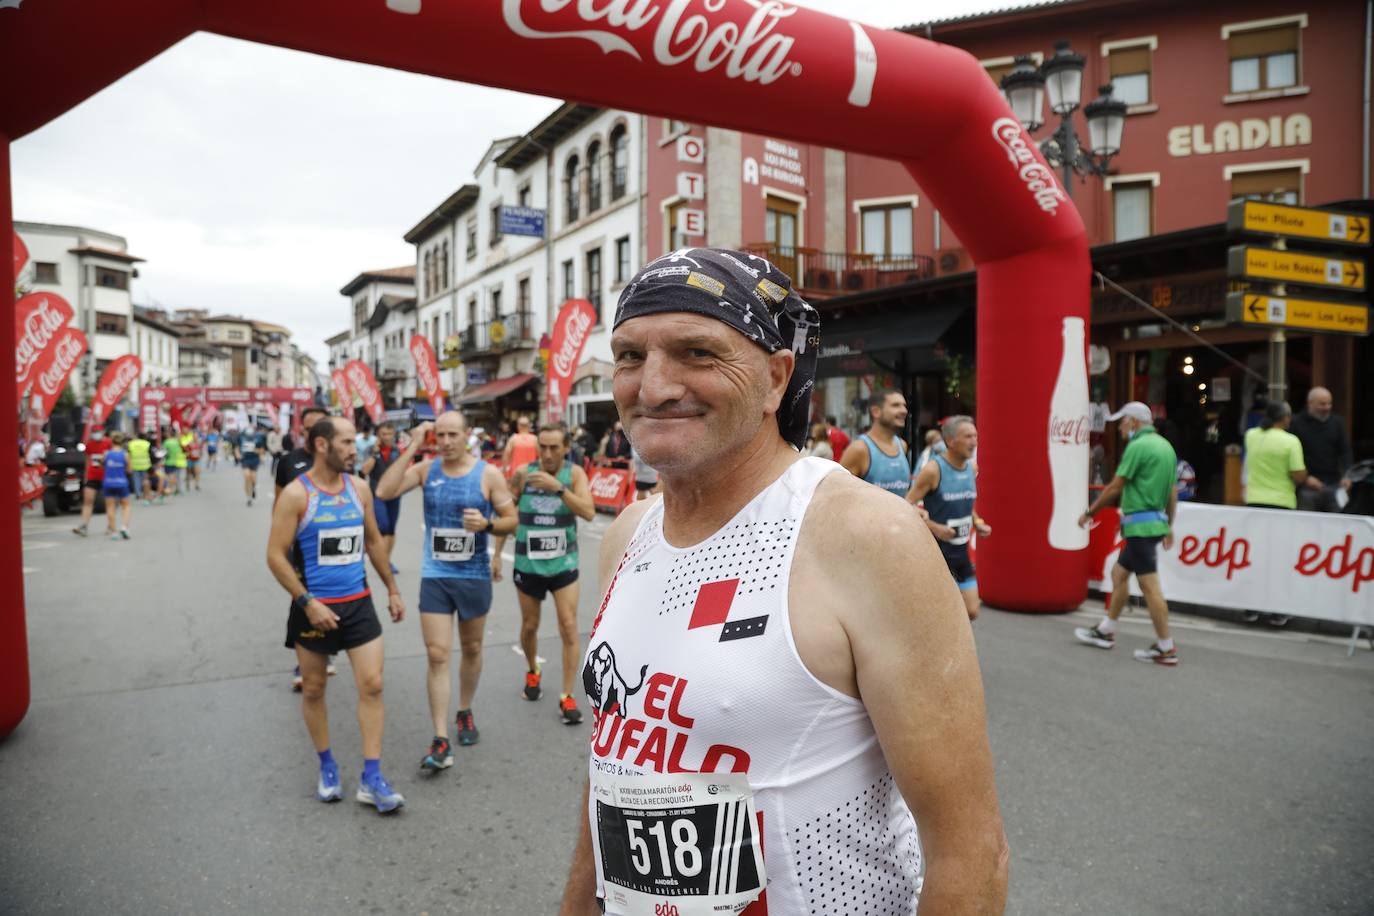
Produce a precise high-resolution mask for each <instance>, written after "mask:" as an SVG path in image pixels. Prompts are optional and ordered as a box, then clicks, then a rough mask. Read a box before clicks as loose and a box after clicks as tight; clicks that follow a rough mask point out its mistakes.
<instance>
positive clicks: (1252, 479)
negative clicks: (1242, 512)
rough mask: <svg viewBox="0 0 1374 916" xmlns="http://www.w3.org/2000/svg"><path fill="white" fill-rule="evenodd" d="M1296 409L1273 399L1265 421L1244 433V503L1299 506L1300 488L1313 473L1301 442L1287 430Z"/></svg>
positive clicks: (1267, 408) (1274, 507)
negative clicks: (1308, 467)
mask: <svg viewBox="0 0 1374 916" xmlns="http://www.w3.org/2000/svg"><path fill="white" fill-rule="evenodd" d="M1292 422H1293V409H1292V408H1291V407H1289V406H1288V405H1287V404H1286V403H1284V402H1283V401H1271V402H1270V403H1269V405H1268V406H1267V407H1265V409H1264V420H1263V422H1261V423H1260V425H1259V426H1256V427H1254V428H1252V429H1248V430H1246V432H1245V467H1246V484H1245V504H1246V505H1247V506H1257V507H1259V508H1263V509H1296V508H1297V507H1298V489H1297V488H1298V487H1300V486H1302V485H1303V484H1304V483H1306V481H1307V478H1308V477H1310V476H1311V475H1310V474H1308V473H1307V464H1306V462H1304V461H1303V456H1302V442H1301V441H1299V440H1298V437H1297V436H1295V435H1293V434H1292V433H1290V432H1289V431H1288V424H1290V423H1292Z"/></svg>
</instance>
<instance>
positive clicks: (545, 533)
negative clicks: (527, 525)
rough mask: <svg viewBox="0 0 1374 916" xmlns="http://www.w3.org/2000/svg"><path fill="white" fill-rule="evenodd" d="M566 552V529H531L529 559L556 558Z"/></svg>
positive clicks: (564, 554)
mask: <svg viewBox="0 0 1374 916" xmlns="http://www.w3.org/2000/svg"><path fill="white" fill-rule="evenodd" d="M567 553H568V530H567V529H566V528H550V529H545V530H531V531H530V537H529V558H530V559H531V560H556V559H558V558H559V557H562V556H566V555H567Z"/></svg>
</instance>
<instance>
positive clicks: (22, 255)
mask: <svg viewBox="0 0 1374 916" xmlns="http://www.w3.org/2000/svg"><path fill="white" fill-rule="evenodd" d="M28 260H29V249H28V247H27V246H26V245H25V244H24V240H23V239H21V238H20V237H19V233H18V232H16V233H15V234H14V282H15V283H18V282H19V272H20V271H22V270H23V269H24V265H25V264H27V263H28Z"/></svg>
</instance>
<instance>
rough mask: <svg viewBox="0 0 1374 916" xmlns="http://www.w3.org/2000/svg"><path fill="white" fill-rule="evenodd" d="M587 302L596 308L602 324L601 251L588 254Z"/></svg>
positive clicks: (597, 249) (598, 319) (594, 249)
mask: <svg viewBox="0 0 1374 916" xmlns="http://www.w3.org/2000/svg"><path fill="white" fill-rule="evenodd" d="M586 258H587V301H588V302H590V303H591V304H592V305H594V306H596V313H597V316H598V317H597V324H600V323H601V319H600V315H601V249H600V248H593V249H592V250H591V251H589V252H587V254H586Z"/></svg>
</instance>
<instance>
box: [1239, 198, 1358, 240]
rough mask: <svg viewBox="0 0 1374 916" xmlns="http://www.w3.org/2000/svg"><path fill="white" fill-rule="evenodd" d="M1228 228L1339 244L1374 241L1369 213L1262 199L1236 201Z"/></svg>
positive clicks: (1276, 236)
mask: <svg viewBox="0 0 1374 916" xmlns="http://www.w3.org/2000/svg"><path fill="white" fill-rule="evenodd" d="M1226 228H1228V229H1230V230H1231V231H1232V232H1245V233H1249V234H1253V235H1265V236H1270V237H1274V238H1290V239H1304V240H1311V241H1317V242H1326V243H1335V244H1337V245H1358V246H1360V247H1368V246H1369V242H1370V234H1369V217H1367V216H1361V215H1359V214H1358V213H1344V212H1340V211H1336V210H1314V209H1312V208H1311V207H1290V206H1288V205H1286V204H1271V203H1265V202H1264V201H1260V200H1235V201H1232V202H1231V206H1230V207H1228V208H1227V211H1226Z"/></svg>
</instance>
